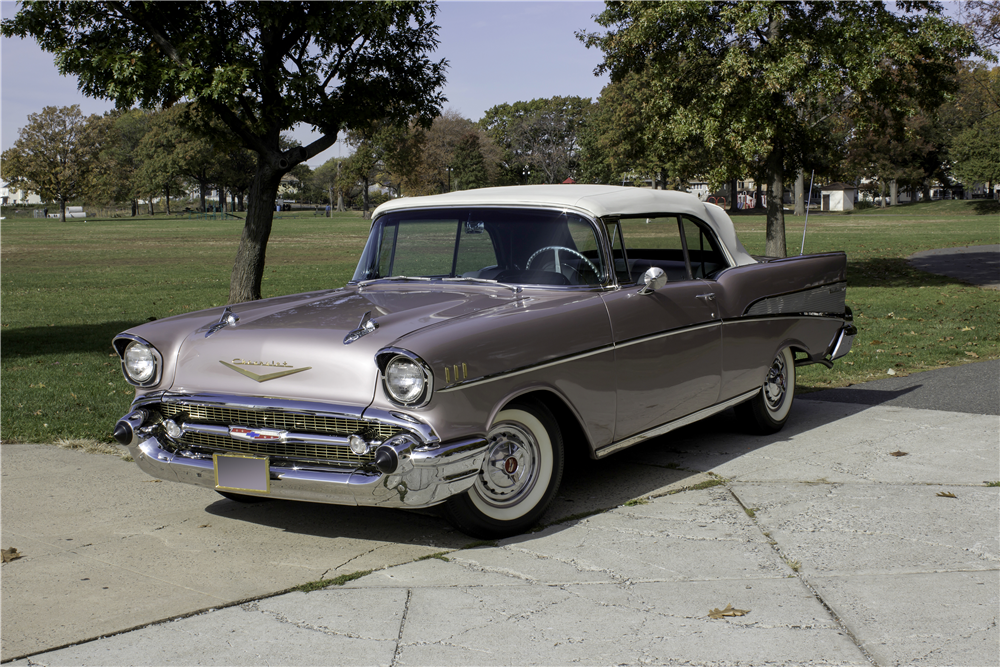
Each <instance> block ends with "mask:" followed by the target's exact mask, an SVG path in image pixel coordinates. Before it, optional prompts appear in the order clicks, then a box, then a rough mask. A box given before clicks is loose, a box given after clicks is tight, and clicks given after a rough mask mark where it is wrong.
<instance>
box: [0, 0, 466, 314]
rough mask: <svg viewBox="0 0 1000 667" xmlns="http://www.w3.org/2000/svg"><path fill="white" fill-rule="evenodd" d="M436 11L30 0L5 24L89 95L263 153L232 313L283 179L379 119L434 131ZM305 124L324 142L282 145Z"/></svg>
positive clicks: (257, 282)
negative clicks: (182, 108)
mask: <svg viewBox="0 0 1000 667" xmlns="http://www.w3.org/2000/svg"><path fill="white" fill-rule="evenodd" d="M436 9H437V8H436V5H435V4H434V3H431V2H420V3H417V2H379V3H374V2H372V3H369V2H295V3H289V2H278V3H272V2H183V3H178V2H32V1H26V2H23V3H22V5H21V8H20V10H19V11H18V13H17V14H16V15H15V16H14V18H13V19H9V20H5V21H3V23H2V27H0V32H2V33H3V35H5V36H8V37H11V36H17V37H22V38H23V37H28V36H30V37H33V38H34V39H35V40H37V41H38V43H39V45H40V46H41V47H42V49H44V50H46V51H49V52H51V53H54V54H55V62H56V65H57V67H58V68H59V71H60V72H61V73H62V74H74V75H76V76H77V77H78V78H79V85H80V90H81V91H82V92H83V93H85V94H86V95H89V96H92V97H99V98H105V99H111V100H114V101H115V103H116V104H117V105H118V106H119V107H121V108H128V107H131V106H133V105H136V104H137V105H139V106H142V107H144V108H152V107H156V106H161V107H170V106H172V105H173V104H174V103H176V102H178V101H181V100H187V101H190V102H197V103H198V106H199V107H200V108H201V109H202V110H203V111H204V112H205V118H206V119H207V120H211V119H212V118H216V119H218V120H220V121H221V122H222V123H223V124H224V125H225V126H227V128H228V130H229V131H231V132H232V133H233V134H234V135H235V136H236V137H238V138H239V140H240V141H241V142H242V143H243V145H244V146H245V147H246V148H248V149H250V150H252V151H254V152H255V153H256V154H257V156H258V159H257V165H256V171H255V174H254V181H253V184H252V185H251V189H250V206H249V210H248V215H247V219H246V225H245V227H244V230H243V235H242V238H241V240H240V246H239V250H238V251H237V255H236V261H235V264H234V267H233V274H232V280H231V283H230V293H229V300H230V302H238V301H246V300H250V299H257V298H260V296H261V293H260V290H261V281H262V277H263V271H264V261H265V251H266V246H267V240H268V237H269V235H270V231H271V223H272V218H273V206H272V204H273V201H274V197H275V195H276V193H277V190H278V185H279V183H280V180H281V177H282V175H284V174H285V173H287V172H288V171H290V170H291V169H292V167H294V166H295V165H297V164H299V163H301V162H304V161H306V160H308V159H310V158H312V157H314V156H316V155H318V154H319V153H320V152H322V151H323V150H325V149H327V148H329V147H330V146H332V145H333V143H334V142H335V141H336V139H337V136H338V134H339V133H340V132H342V131H343V130H345V129H349V128H364V127H366V126H367V125H368V124H369V123H370V122H371V121H372V120H375V119H378V120H385V119H390V120H392V121H393V122H398V123H406V122H408V121H409V120H410V119H411V118H414V117H416V118H419V119H421V120H422V121H423V122H426V123H429V122H430V119H431V118H433V117H434V116H435V115H436V114H437V113H438V111H439V109H440V105H441V103H442V102H443V101H444V98H443V97H442V95H441V93H440V90H439V89H440V87H441V86H442V84H443V82H444V71H445V68H446V65H447V63H446V62H445V61H444V60H441V61H433V60H431V59H430V57H429V54H430V53H431V52H433V51H434V49H435V48H436V47H437V44H438V41H437V26H436V25H435V23H434V19H435V14H436ZM300 123H303V124H306V125H309V126H311V127H312V128H314V129H315V130H318V132H319V134H320V136H319V138H318V139H316V140H315V141H313V142H312V143H310V144H309V145H307V146H293V147H291V148H282V147H281V145H280V143H279V140H280V137H281V132H282V131H284V130H288V129H291V128H293V127H295V126H296V125H298V124H300Z"/></svg>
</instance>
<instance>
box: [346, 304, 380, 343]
mask: <svg viewBox="0 0 1000 667" xmlns="http://www.w3.org/2000/svg"><path fill="white" fill-rule="evenodd" d="M376 329H378V322H376V321H375V320H373V319H372V311H370V310H369V311H368V312H367V313H365V314H364V315H363V316H362V317H361V322H360V323H359V324H358V328H357V329H355V330H354V331H352V332H350V333H349V334H347V335H346V336H344V345H350V344H351V343H353V342H354V341H356V340H358V339H359V338H361V337H362V336H367V335H368V334H370V333H372V332H373V331H375V330H376Z"/></svg>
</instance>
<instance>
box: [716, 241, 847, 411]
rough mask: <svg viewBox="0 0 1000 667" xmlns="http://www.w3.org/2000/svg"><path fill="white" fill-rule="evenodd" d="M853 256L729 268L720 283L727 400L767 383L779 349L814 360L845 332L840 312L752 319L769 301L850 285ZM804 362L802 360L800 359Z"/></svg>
mask: <svg viewBox="0 0 1000 667" xmlns="http://www.w3.org/2000/svg"><path fill="white" fill-rule="evenodd" d="M846 268H847V256H846V255H845V254H844V253H842V252H837V253H826V254H822V255H803V256H799V257H788V258H782V259H775V260H770V261H764V262H760V263H758V264H751V265H747V266H740V267H736V268H732V269H728V270H726V271H724V272H723V273H722V274H720V275H719V277H718V280H717V281H716V285H715V287H716V300H717V303H718V304H719V310H720V314H721V316H722V318H723V322H724V324H723V330H722V350H723V352H722V356H723V358H722V394H721V395H720V397H719V400H726V399H728V398H732V397H734V396H737V395H739V394H741V393H744V392H747V391H750V390H752V389H754V388H756V387H758V386H760V384H761V383H762V382H763V380H764V375H765V373H766V370H767V368H768V367H769V366H770V364H771V361H772V359H774V356H775V354H776V353H777V352H778V350H780V349H782V348H784V347H789V346H790V347H792V348H794V349H796V350H797V351H800V352H804V353H805V354H806V355H807V356H808V357H809V358H810V359H813V360H816V359H820V358H822V357H823V356H824V355H825V354H826V352H827V351H828V349H829V346H830V343H831V342H832V340H833V338H834V336H835V335H836V333H837V332H838V331H839V329H840V327H841V325H842V324H843V320H842V319H841V318H840V317H837V316H838V315H843V312H844V311H843V310H842V305H841V306H840V307H839V308H840V312H839V313H827V314H825V315H818V314H810V315H806V314H803V313H801V312H779V313H775V314H770V315H748V314H747V311H748V310H749V309H750V308H751V306H753V304H755V303H759V302H760V301H761V300H763V299H769V298H775V297H781V296H785V295H794V294H796V293H799V292H804V291H806V290H814V289H817V288H823V287H826V286H837V285H839V284H842V283H844V281H845V272H846ZM800 357H801V355H800Z"/></svg>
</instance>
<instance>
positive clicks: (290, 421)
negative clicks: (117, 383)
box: [159, 402, 402, 465]
mask: <svg viewBox="0 0 1000 667" xmlns="http://www.w3.org/2000/svg"><path fill="white" fill-rule="evenodd" d="M159 408H160V413H161V414H162V415H163V417H164V418H167V419H171V418H178V417H180V418H182V419H183V421H184V422H185V423H188V424H212V425H216V426H226V427H228V426H245V427H250V428H268V429H277V430H281V431H291V432H293V433H297V434H302V435H306V436H308V435H309V434H316V435H323V436H331V435H335V436H342V437H348V436H350V435H352V434H354V433H361V434H363V435H364V436H365V437H366V438H369V439H376V440H383V441H384V440H387V439H389V438H390V437H392V436H393V435H395V434H397V433H401V432H402V429H401V428H399V427H396V426H392V425H390V424H383V423H380V422H375V421H367V420H363V419H351V418H346V417H328V416H324V415H314V414H309V413H301V412H282V411H278V410H247V409H240V408H227V407H221V406H215V405H199V404H195V403H175V402H170V403H161V404H160V406H159ZM180 441H181V443H183V444H184V445H186V446H188V447H194V448H198V449H206V450H210V451H213V452H239V453H241V454H254V455H259V456H271V457H275V458H289V459H299V460H306V461H319V462H337V463H347V464H353V465H359V464H362V463H369V462H372V461H374V460H375V453H374V451H372V452H369V453H368V454H365V455H364V456H358V455H357V454H355V453H354V452H352V451H351V449H350V447H348V446H347V445H334V444H327V443H309V442H273V441H244V440H238V439H235V438H230V437H228V436H225V435H216V434H211V433H185V434H184V435H183V436H182V437H181V440H180Z"/></svg>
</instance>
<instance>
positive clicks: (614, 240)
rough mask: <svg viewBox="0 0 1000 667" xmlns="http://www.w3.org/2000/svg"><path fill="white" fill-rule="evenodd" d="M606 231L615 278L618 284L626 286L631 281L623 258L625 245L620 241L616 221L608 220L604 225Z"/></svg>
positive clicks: (626, 259)
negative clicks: (609, 240) (609, 242)
mask: <svg viewBox="0 0 1000 667" xmlns="http://www.w3.org/2000/svg"><path fill="white" fill-rule="evenodd" d="M605 226H606V227H607V230H608V238H609V239H611V261H612V263H613V264H614V268H615V276H617V278H618V283H619V284H621V285H628V284H629V283H631V282H634V281H633V280H632V277H631V276H630V275H629V270H628V258H627V257H626V256H625V243H624V241H622V229H621V226H620V224H619V222H618V221H617V220H609V221H608V222H606V223H605Z"/></svg>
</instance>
